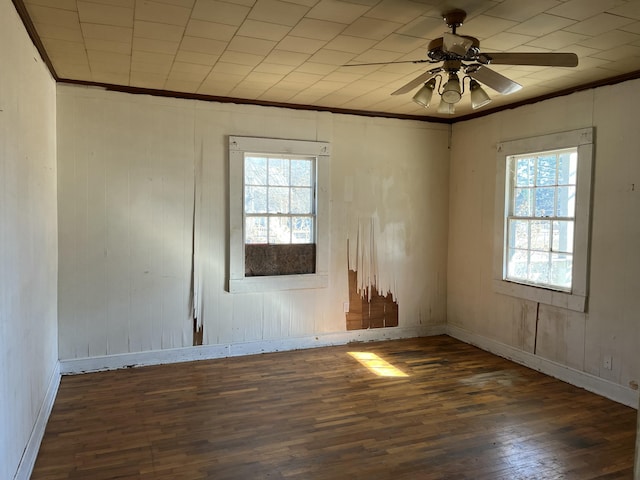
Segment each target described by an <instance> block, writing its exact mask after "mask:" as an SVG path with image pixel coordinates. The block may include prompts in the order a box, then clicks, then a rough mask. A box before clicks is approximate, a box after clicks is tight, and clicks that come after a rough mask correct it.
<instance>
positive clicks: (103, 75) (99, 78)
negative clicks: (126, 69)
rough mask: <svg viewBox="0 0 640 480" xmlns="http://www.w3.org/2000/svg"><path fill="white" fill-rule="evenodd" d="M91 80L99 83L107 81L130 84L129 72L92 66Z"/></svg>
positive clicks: (115, 83)
mask: <svg viewBox="0 0 640 480" xmlns="http://www.w3.org/2000/svg"><path fill="white" fill-rule="evenodd" d="M91 80H92V81H93V82H97V83H106V84H111V85H129V84H130V82H129V74H128V73H119V72H111V71H103V70H96V69H95V68H93V67H92V68H91Z"/></svg>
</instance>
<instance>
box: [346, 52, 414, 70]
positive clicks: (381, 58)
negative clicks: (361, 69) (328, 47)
mask: <svg viewBox="0 0 640 480" xmlns="http://www.w3.org/2000/svg"><path fill="white" fill-rule="evenodd" d="M399 55H400V54H399V53H397V52H391V51H389V50H374V49H371V50H367V51H366V52H364V53H363V54H361V55H358V56H357V57H355V58H353V59H352V61H351V63H369V62H395V61H397V60H398V58H399ZM345 63H349V62H343V64H345ZM415 68H416V67H415V65H413V66H412V67H411V69H412V70H415Z"/></svg>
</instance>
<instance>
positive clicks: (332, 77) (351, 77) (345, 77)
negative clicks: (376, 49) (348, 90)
mask: <svg viewBox="0 0 640 480" xmlns="http://www.w3.org/2000/svg"><path fill="white" fill-rule="evenodd" d="M362 78H363V76H362V75H357V74H354V73H347V72H343V71H335V72H332V73H330V74H329V75H325V77H324V78H323V80H327V81H329V82H339V83H344V84H348V83H352V82H355V81H357V80H360V79H362Z"/></svg>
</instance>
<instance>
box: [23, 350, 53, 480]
mask: <svg viewBox="0 0 640 480" xmlns="http://www.w3.org/2000/svg"><path fill="white" fill-rule="evenodd" d="M59 386H60V362H56V365H55V367H54V369H53V373H52V374H51V378H50V379H49V385H48V386H47V392H46V394H45V396H44V400H43V401H42V405H41V406H40V411H39V412H38V416H37V417H36V422H35V424H34V426H33V429H32V430H31V435H29V440H28V441H27V446H26V447H25V449H24V453H23V454H22V458H21V459H20V465H18V470H17V471H16V474H15V476H14V477H13V478H14V480H29V478H31V473H32V471H33V467H34V466H35V464H36V458H37V457H38V451H39V450H40V443H42V437H44V431H45V429H46V428H47V422H48V421H49V415H51V409H52V408H53V402H54V401H55V399H56V395H57V393H58V387H59Z"/></svg>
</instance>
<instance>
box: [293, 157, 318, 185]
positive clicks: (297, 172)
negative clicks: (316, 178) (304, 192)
mask: <svg viewBox="0 0 640 480" xmlns="http://www.w3.org/2000/svg"><path fill="white" fill-rule="evenodd" d="M312 166H313V161H312V160H291V185H293V186H296V187H310V186H311V180H312V175H311V167H312Z"/></svg>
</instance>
